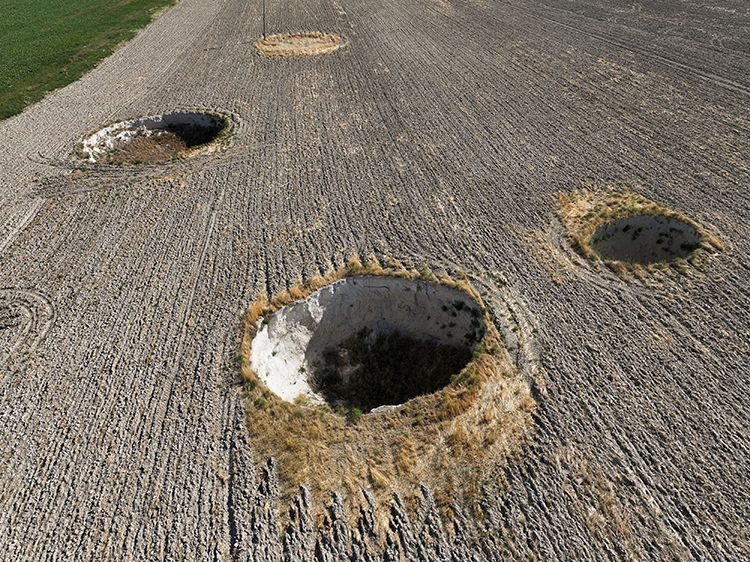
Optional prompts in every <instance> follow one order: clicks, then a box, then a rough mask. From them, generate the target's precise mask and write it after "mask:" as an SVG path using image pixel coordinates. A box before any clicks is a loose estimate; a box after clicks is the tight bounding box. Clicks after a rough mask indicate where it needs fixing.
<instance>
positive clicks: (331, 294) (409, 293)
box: [250, 275, 486, 412]
mask: <svg viewBox="0 0 750 562" xmlns="http://www.w3.org/2000/svg"><path fill="white" fill-rule="evenodd" d="M485 330H486V328H485V325H484V316H483V313H482V310H481V307H480V305H479V304H478V303H477V302H476V301H475V300H474V299H473V298H471V297H470V296H469V295H468V294H466V293H465V292H463V291H461V290H459V289H456V288H453V287H449V286H446V285H441V284H439V283H433V282H429V281H423V280H414V279H405V278H399V277H389V276H379V275H364V276H354V277H346V278H344V279H342V280H340V281H337V282H335V283H333V284H331V285H328V286H326V287H323V288H322V289H319V290H318V291H316V292H314V293H312V294H311V295H310V296H308V297H307V298H305V299H303V300H300V301H297V302H294V303H291V304H289V305H287V306H285V307H283V308H281V309H280V310H278V311H277V312H275V313H273V314H271V315H270V316H267V317H266V318H264V319H263V320H261V321H260V323H259V325H258V327H257V333H256V335H255V337H254V339H253V340H252V343H251V358H250V361H251V367H252V369H253V371H254V372H255V373H256V375H257V376H258V377H259V378H260V379H261V380H262V381H263V382H264V383H265V384H266V386H268V388H269V389H270V390H272V391H273V392H274V393H276V394H277V395H278V396H279V397H281V398H282V399H284V400H287V401H295V400H297V399H299V398H300V397H303V398H304V399H306V400H307V401H309V402H310V403H313V404H328V405H329V406H331V407H332V408H334V409H336V408H348V409H352V408H358V409H360V410H361V411H363V412H369V411H372V410H375V409H377V408H379V407H382V406H394V405H398V404H402V403H404V402H407V401H408V400H410V399H412V398H415V397H417V396H421V395H424V394H430V393H432V392H435V391H437V390H440V389H441V388H443V387H444V386H446V385H447V384H449V383H450V382H451V377H452V376H453V375H457V374H458V373H459V372H460V371H461V370H462V369H463V368H464V367H465V366H466V364H467V363H468V362H469V361H470V360H471V358H472V354H473V351H474V349H475V347H476V346H477V345H478V344H479V342H480V341H481V340H482V338H483V337H484V334H485Z"/></svg>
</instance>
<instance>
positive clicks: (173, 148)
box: [80, 112, 228, 164]
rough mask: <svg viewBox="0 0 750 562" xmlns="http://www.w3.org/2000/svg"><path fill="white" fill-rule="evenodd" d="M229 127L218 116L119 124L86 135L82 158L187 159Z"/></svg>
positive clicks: (182, 115) (109, 160)
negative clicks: (182, 157)
mask: <svg viewBox="0 0 750 562" xmlns="http://www.w3.org/2000/svg"><path fill="white" fill-rule="evenodd" d="M227 126H228V122H227V119H226V118H224V117H223V116H221V115H216V114H212V113H204V112H177V113H167V114H164V115H154V116H149V117H141V118H138V119H130V120H126V121H120V122H119V123H115V124H113V125H110V126H109V127H105V128H104V129H102V130H100V131H98V132H96V133H94V134H93V135H91V136H89V137H88V138H87V139H86V140H84V141H83V143H81V147H80V152H81V155H82V156H83V157H84V158H86V159H88V160H89V161H91V162H103V163H109V164H154V163H160V162H167V161H169V160H172V159H174V158H176V157H179V156H186V155H188V154H189V153H191V152H192V151H193V150H194V149H198V148H200V147H203V146H208V145H210V144H211V143H212V142H214V141H216V140H217V139H218V138H219V137H220V136H221V135H222V133H224V132H225V130H226V128H227Z"/></svg>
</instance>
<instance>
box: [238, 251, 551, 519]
mask: <svg viewBox="0 0 750 562" xmlns="http://www.w3.org/2000/svg"><path fill="white" fill-rule="evenodd" d="M358 275H386V276H397V277H401V278H406V279H422V280H425V281H431V282H434V283H438V284H443V285H446V286H449V287H452V288H454V289H458V290H461V291H463V292H464V293H466V294H467V295H468V296H469V297H471V298H472V299H473V300H475V301H476V302H477V304H478V305H479V308H480V310H481V312H482V315H483V319H484V322H485V328H486V331H485V334H484V336H483V338H482V339H481V340H480V342H479V343H478V344H477V347H476V349H475V351H474V354H473V357H472V359H471V360H470V361H469V363H468V364H467V365H466V366H465V367H464V368H463V369H462V370H461V371H460V373H456V374H455V375H454V376H453V377H451V382H450V383H449V384H448V385H446V386H445V387H443V388H441V389H439V390H437V391H435V392H433V393H431V394H426V395H422V396H418V397H415V398H412V399H411V400H409V401H407V402H405V403H404V404H402V405H399V406H396V407H393V408H388V409H386V410H385V411H380V410H378V411H374V412H370V413H368V414H361V412H356V411H351V410H348V411H339V412H334V411H333V410H331V408H330V407H329V406H327V405H310V404H307V403H305V401H304V400H301V401H298V402H296V403H291V402H287V401H285V400H283V399H281V398H280V397H278V396H277V395H275V394H274V393H273V392H271V391H270V390H269V389H268V388H267V387H266V386H265V385H264V384H263V382H262V381H261V380H260V379H259V378H258V377H257V376H256V375H255V373H254V372H253V371H252V369H251V367H250V357H251V343H252V340H253V338H254V336H255V334H256V333H257V330H259V329H263V326H264V321H263V318H264V317H265V316H267V315H269V314H272V313H274V312H275V311H277V310H279V309H280V308H281V307H283V306H286V305H287V304H290V303H292V302H295V301H298V300H301V299H304V298H306V297H307V296H309V295H310V294H311V293H313V292H314V291H316V290H318V289H320V288H321V287H324V286H326V285H329V284H331V283H334V282H336V281H338V280H340V279H342V278H344V277H353V276H358ZM240 362H241V373H242V378H243V380H244V389H243V392H244V397H245V403H246V415H247V422H248V423H247V426H248V430H249V433H250V442H251V444H252V447H253V449H254V450H255V452H256V453H257V454H258V455H259V456H260V457H261V458H268V457H275V458H276V460H277V461H278V463H277V464H278V470H279V477H280V484H281V494H282V497H284V498H285V499H286V500H290V499H291V498H292V497H293V496H294V495H295V494H296V493H297V492H298V491H299V487H300V486H305V487H307V489H308V490H309V492H310V494H311V496H312V498H313V499H314V500H316V501H315V504H316V505H318V506H322V505H323V503H324V501H325V500H326V499H327V498H328V496H329V494H330V493H331V491H334V490H337V491H340V492H343V493H344V494H345V495H346V496H348V497H350V498H356V497H359V492H360V491H362V490H368V491H369V492H370V493H372V494H373V495H374V496H375V497H376V498H377V499H379V500H380V501H387V500H388V499H389V498H390V497H391V495H392V494H393V493H398V494H399V495H400V496H401V497H402V498H403V499H404V500H405V501H406V503H407V505H409V503H410V502H414V501H416V500H417V499H418V496H419V487H420V485H421V484H425V485H427V486H428V487H429V488H430V489H431V490H432V492H433V494H434V496H435V498H436V500H437V502H438V504H439V505H440V506H441V507H445V508H447V506H449V505H451V504H454V503H457V504H461V505H463V506H465V507H470V508H472V509H473V508H476V507H477V502H478V500H479V492H480V489H481V486H482V484H483V483H484V482H486V479H487V477H488V475H489V473H490V472H491V470H492V469H494V468H495V467H497V466H498V463H501V462H503V460H504V459H507V457H508V456H509V455H510V454H512V453H513V452H515V451H517V450H518V449H519V447H520V443H521V441H522V440H523V438H524V435H525V434H526V432H527V429H528V427H530V425H531V423H532V420H531V412H533V411H534V409H535V408H536V403H535V401H534V399H533V398H532V396H531V391H530V389H529V386H528V384H527V382H526V381H525V379H524V378H523V377H522V376H521V374H520V373H519V371H518V370H517V369H515V368H514V367H513V365H512V363H511V359H510V356H509V355H508V353H507V351H506V349H505V347H504V343H503V340H502V337H501V336H500V334H499V332H498V331H497V328H496V327H495V325H494V322H493V319H492V317H491V315H490V312H489V311H488V309H487V308H486V306H485V305H484V303H483V301H482V298H481V296H480V295H479V294H478V293H477V291H476V290H475V289H473V287H471V285H470V284H469V283H468V282H467V281H466V280H465V279H461V280H458V281H456V280H453V279H452V278H450V277H448V276H440V277H438V276H436V275H434V274H433V273H432V272H431V271H429V270H424V271H422V272H417V271H415V270H407V269H406V268H404V267H402V266H401V265H400V264H398V263H397V262H391V263H390V264H389V265H388V266H386V267H383V266H381V265H380V264H379V263H378V262H377V261H376V260H374V259H372V260H370V261H369V262H368V263H367V264H366V265H363V264H362V263H361V262H360V261H359V260H358V259H356V258H354V259H351V260H350V261H349V264H348V266H347V267H345V268H343V269H341V270H338V271H335V272H332V273H329V274H327V275H325V276H314V277H313V278H311V279H310V280H309V281H308V282H307V283H305V284H301V285H298V286H295V287H293V288H291V289H289V290H287V291H285V292H283V293H281V294H279V295H277V296H276V297H274V298H273V299H272V300H271V301H270V302H268V301H267V299H265V298H264V297H261V298H259V299H257V300H255V301H254V302H253V303H252V304H251V305H250V307H249V309H248V311H247V314H246V316H245V325H244V333H243V338H242V344H241V356H240Z"/></svg>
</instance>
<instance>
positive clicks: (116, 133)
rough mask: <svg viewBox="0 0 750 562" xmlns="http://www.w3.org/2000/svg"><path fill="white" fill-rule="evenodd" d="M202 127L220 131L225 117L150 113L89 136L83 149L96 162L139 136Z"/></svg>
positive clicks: (82, 146) (191, 113)
mask: <svg viewBox="0 0 750 562" xmlns="http://www.w3.org/2000/svg"><path fill="white" fill-rule="evenodd" d="M180 126H191V127H202V128H206V129H215V130H216V131H217V134H218V133H219V132H220V131H221V130H222V129H223V128H224V126H225V124H224V121H223V118H222V117H221V116H219V115H214V114H211V113H204V112H199V111H196V112H178V113H166V114H164V115H150V116H147V117H139V118H137V119H127V120H125V121H119V122H118V123H114V124H112V125H109V126H107V127H104V128H103V129H101V130H99V131H97V132H96V133H94V134H92V135H89V136H88V137H87V138H86V139H84V141H83V142H82V143H81V152H82V154H83V156H84V158H85V159H87V160H88V161H89V162H96V161H97V160H99V158H101V157H102V156H104V155H105V154H107V153H108V152H110V151H112V150H114V149H115V148H117V147H119V146H122V145H123V144H125V143H127V142H128V141H130V140H132V139H133V138H135V137H138V136H150V135H152V134H155V133H159V132H161V131H164V130H165V129H167V128H169V127H180Z"/></svg>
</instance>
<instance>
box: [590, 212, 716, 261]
mask: <svg viewBox="0 0 750 562" xmlns="http://www.w3.org/2000/svg"><path fill="white" fill-rule="evenodd" d="M700 242H701V235H700V233H699V232H698V231H697V230H696V229H695V227H694V226H692V225H691V224H689V223H687V222H685V221H682V220H680V219H678V218H675V217H668V216H664V215H635V216H631V217H625V218H621V219H616V220H613V221H610V222H608V223H605V224H602V225H600V226H599V227H597V229H596V230H595V231H594V234H593V236H592V237H591V247H592V248H593V249H594V251H596V253H597V254H599V256H601V257H602V259H605V260H611V261H623V262H629V263H637V264H642V265H648V264H652V263H660V262H661V263H665V262H672V261H675V260H677V259H680V258H687V257H690V255H691V254H692V253H693V252H694V251H695V250H696V249H698V247H699V246H700Z"/></svg>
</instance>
